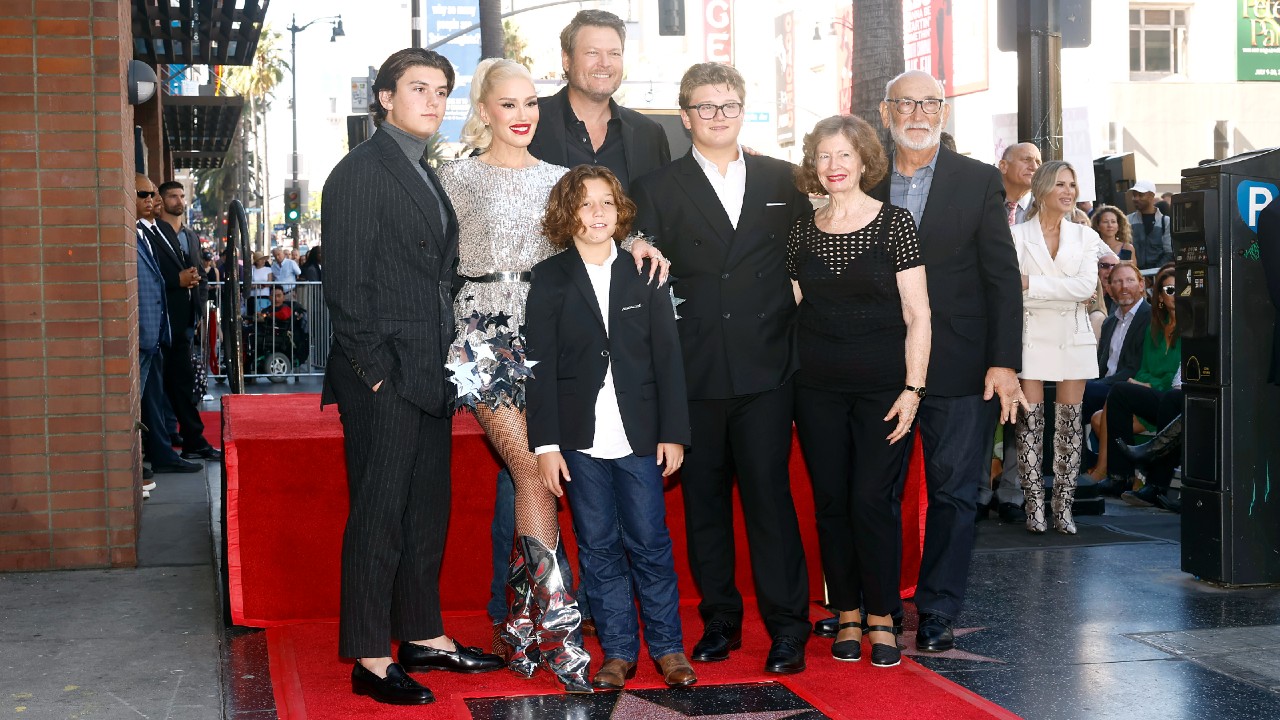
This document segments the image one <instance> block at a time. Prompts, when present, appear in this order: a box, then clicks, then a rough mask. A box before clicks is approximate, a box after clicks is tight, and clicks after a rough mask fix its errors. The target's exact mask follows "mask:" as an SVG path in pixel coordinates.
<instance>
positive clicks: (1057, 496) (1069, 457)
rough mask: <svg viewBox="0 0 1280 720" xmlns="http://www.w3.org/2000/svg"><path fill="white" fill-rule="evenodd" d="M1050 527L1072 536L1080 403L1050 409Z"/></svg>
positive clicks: (1080, 440) (1080, 435) (1081, 438)
mask: <svg viewBox="0 0 1280 720" xmlns="http://www.w3.org/2000/svg"><path fill="white" fill-rule="evenodd" d="M1053 413H1054V414H1053V423H1054V426H1053V526H1054V527H1055V528H1056V529H1057V530H1058V532H1060V533H1064V534H1066V535H1075V534H1076V521H1075V520H1074V519H1073V518H1072V517H1071V503H1072V502H1074V501H1075V499H1076V477H1077V475H1076V473H1077V472H1078V471H1079V470H1080V451H1081V449H1082V448H1083V447H1084V427H1083V426H1082V425H1081V424H1080V403H1076V404H1075V405H1063V404H1062V403H1055V404H1054V406H1053Z"/></svg>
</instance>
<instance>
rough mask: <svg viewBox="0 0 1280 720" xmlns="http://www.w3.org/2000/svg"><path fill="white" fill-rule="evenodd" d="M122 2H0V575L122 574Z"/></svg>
mask: <svg viewBox="0 0 1280 720" xmlns="http://www.w3.org/2000/svg"><path fill="white" fill-rule="evenodd" d="M131 38H132V30H131V24H130V3H129V2H128V1H127V0H97V1H94V0H0V570H38V569H46V568H77V567H107V566H131V565H134V564H135V562H136V552H135V545H136V541H137V532H138V517H139V508H140V499H139V485H140V476H139V473H140V467H141V462H140V450H139V445H138V436H137V433H136V432H134V431H133V424H134V418H135V417H136V415H137V408H138V397H139V389H138V363H137V346H138V343H137V315H136V313H137V276H136V273H137V268H136V261H137V256H136V255H135V248H134V236H133V232H132V225H133V221H134V218H133V212H134V210H133V208H134V201H133V194H134V188H133V160H132V158H133V133H132V127H133V112H132V108H131V107H130V106H129V105H128V100H127V96H126V94H125V87H124V83H125V80H124V74H125V68H126V63H127V61H128V60H130V59H131V58H132V48H131V45H132V40H131Z"/></svg>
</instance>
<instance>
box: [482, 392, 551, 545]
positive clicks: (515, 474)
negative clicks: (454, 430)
mask: <svg viewBox="0 0 1280 720" xmlns="http://www.w3.org/2000/svg"><path fill="white" fill-rule="evenodd" d="M474 412H475V416H476V420H477V421H479V423H480V427H481V428H484V432H485V435H487V436H488V437H489V442H490V443H492V444H493V446H494V448H496V449H497V451H498V455H500V456H501V457H502V461H503V462H504V463H505V464H506V466H507V469H509V470H510V471H511V478H512V480H514V481H515V486H516V536H517V537H519V536H521V535H528V536H530V537H533V538H537V540H538V541H539V542H541V543H542V544H543V545H545V546H546V547H548V548H551V549H555V548H556V546H557V545H559V542H560V521H559V520H558V519H557V517H556V498H555V496H554V495H552V494H551V493H550V492H549V491H548V490H547V487H546V486H545V485H543V484H542V479H541V478H540V477H539V476H538V458H537V456H536V455H534V454H533V453H532V452H531V451H530V450H529V437H528V432H527V430H526V429H525V417H524V411H522V410H517V409H516V408H514V407H511V406H509V405H507V406H503V407H499V408H497V409H494V408H491V407H489V406H488V405H485V404H483V403H477V404H476V406H475V411H474Z"/></svg>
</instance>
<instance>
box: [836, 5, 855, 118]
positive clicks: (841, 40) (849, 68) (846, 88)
mask: <svg viewBox="0 0 1280 720" xmlns="http://www.w3.org/2000/svg"><path fill="white" fill-rule="evenodd" d="M834 22H835V29H836V38H837V46H836V68H837V70H836V93H837V97H839V98H840V100H839V104H838V105H837V109H838V110H839V112H840V113H841V114H847V113H849V112H852V110H851V108H852V107H853V5H851V4H850V5H845V6H844V8H843V10H842V11H841V14H840V18H839V19H837V20H835V21H834Z"/></svg>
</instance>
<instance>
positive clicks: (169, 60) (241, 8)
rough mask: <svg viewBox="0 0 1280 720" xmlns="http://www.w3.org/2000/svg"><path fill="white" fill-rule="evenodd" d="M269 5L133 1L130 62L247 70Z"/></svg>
mask: <svg viewBox="0 0 1280 720" xmlns="http://www.w3.org/2000/svg"><path fill="white" fill-rule="evenodd" d="M269 4H271V0H133V57H134V59H136V60H143V61H146V62H148V63H150V64H152V65H172V64H182V65H252V64H253V55H254V52H256V50H257V47H258V38H259V37H260V36H261V35H262V19H263V17H264V16H265V15H266V13H267V6H268V5H269Z"/></svg>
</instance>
